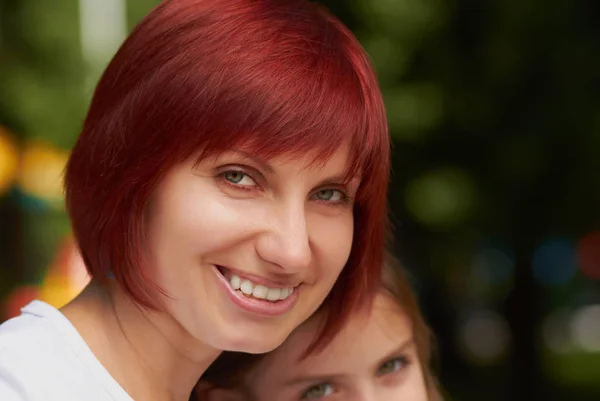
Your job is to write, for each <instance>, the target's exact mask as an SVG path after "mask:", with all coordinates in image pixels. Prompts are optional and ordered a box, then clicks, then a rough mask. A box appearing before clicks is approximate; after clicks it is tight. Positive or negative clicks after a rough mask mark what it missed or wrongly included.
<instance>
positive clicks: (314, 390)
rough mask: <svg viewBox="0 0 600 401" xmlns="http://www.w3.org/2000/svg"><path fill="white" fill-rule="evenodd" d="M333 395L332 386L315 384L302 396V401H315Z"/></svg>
mask: <svg viewBox="0 0 600 401" xmlns="http://www.w3.org/2000/svg"><path fill="white" fill-rule="evenodd" d="M332 393H333V386H332V385H331V384H329V383H322V384H317V385H316V386H312V387H311V388H309V389H308V390H306V391H305V392H304V394H302V399H303V400H316V399H318V398H323V397H327V396H329V395H331V394H332Z"/></svg>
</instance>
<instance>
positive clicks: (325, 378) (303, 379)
mask: <svg viewBox="0 0 600 401" xmlns="http://www.w3.org/2000/svg"><path fill="white" fill-rule="evenodd" d="M414 345H415V341H414V339H413V338H412V337H411V338H409V339H407V340H404V341H403V342H402V343H401V344H400V346H399V347H397V348H395V349H393V350H392V351H390V352H388V353H387V354H386V356H384V357H383V358H381V359H380V360H379V361H378V362H377V364H376V365H375V370H376V369H377V367H379V366H380V365H381V364H382V363H384V362H387V361H388V360H389V359H390V358H392V357H394V356H395V355H397V354H400V353H402V352H405V351H406V350H407V349H409V348H411V347H413V346H414ZM344 376H345V375H342V374H324V375H307V376H298V377H293V378H291V379H289V380H286V381H285V382H284V383H283V386H285V387H292V386H298V385H300V384H304V385H307V384H311V383H323V382H330V381H336V380H339V379H340V378H343V377H344Z"/></svg>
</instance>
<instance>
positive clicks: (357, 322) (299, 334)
mask: <svg viewBox="0 0 600 401" xmlns="http://www.w3.org/2000/svg"><path fill="white" fill-rule="evenodd" d="M319 319H322V316H315V317H313V318H311V319H309V320H308V321H307V322H305V323H304V324H302V325H301V326H299V327H298V328H297V329H296V330H295V331H294V332H293V333H292V334H291V335H290V336H289V337H288V339H287V340H286V342H285V343H284V344H282V345H281V346H280V347H279V348H277V349H276V350H275V351H273V352H272V353H271V354H269V355H268V356H267V357H265V358H264V360H263V361H262V363H261V364H260V365H262V366H259V367H258V368H259V369H261V367H262V368H263V369H264V368H267V369H269V367H273V366H275V367H276V366H281V364H292V365H294V366H295V367H296V369H299V370H300V369H302V370H307V371H313V372H314V369H317V368H320V367H328V366H332V365H333V366H335V365H336V364H337V365H339V363H340V362H339V361H342V360H344V359H349V356H350V354H380V353H384V352H386V350H387V348H390V347H392V348H393V347H394V346H397V345H400V344H401V343H403V342H404V341H406V340H408V339H411V338H412V323H411V321H410V319H409V318H408V317H407V316H406V314H405V313H404V312H403V311H402V309H401V307H400V306H399V305H398V304H397V303H396V302H395V300H394V299H393V298H392V297H390V296H388V295H386V294H383V293H382V294H381V295H378V296H377V297H376V299H375V302H374V303H373V307H372V309H371V311H366V312H365V313H364V314H357V315H355V316H352V317H351V318H350V319H349V321H348V323H347V324H346V326H345V327H344V328H343V329H342V330H341V331H340V333H339V334H338V335H337V336H336V337H335V338H334V339H333V341H332V342H331V343H330V344H328V346H327V347H326V348H325V349H324V350H322V351H321V352H318V353H314V354H311V355H309V356H308V357H306V358H303V355H304V352H305V351H306V349H307V348H308V347H309V346H310V345H311V344H312V341H313V340H314V339H315V337H316V335H317V334H318V332H319V328H320V320H319Z"/></svg>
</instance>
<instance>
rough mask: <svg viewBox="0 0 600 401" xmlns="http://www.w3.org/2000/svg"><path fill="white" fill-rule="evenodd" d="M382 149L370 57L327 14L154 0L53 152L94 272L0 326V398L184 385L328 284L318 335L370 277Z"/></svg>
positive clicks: (284, 0)
mask: <svg viewBox="0 0 600 401" xmlns="http://www.w3.org/2000/svg"><path fill="white" fill-rule="evenodd" d="M388 158H389V140H388V136H387V130H386V121H385V113H384V108H383V102H382V99H381V95H380V92H379V89H378V87H377V82H376V79H375V76H374V73H373V70H372V67H371V65H370V63H369V61H368V58H367V56H366V55H365V53H364V51H363V50H362V48H361V47H360V45H359V43H358V42H357V41H356V39H355V38H354V37H353V36H352V34H351V33H350V32H349V31H348V29H347V28H345V27H344V26H343V25H342V24H341V23H340V22H339V21H338V20H337V19H335V18H334V17H332V16H331V15H330V14H328V13H327V12H325V11H324V10H322V9H321V8H319V7H318V6H316V5H314V4H312V3H309V2H305V1H302V0H258V1H257V0H252V1H250V0H225V1H224V0H166V1H163V2H162V3H161V4H160V5H159V6H158V7H156V8H155V9H154V10H153V11H152V12H151V13H150V14H149V15H148V16H147V17H146V18H145V19H144V20H143V21H142V22H141V23H140V24H139V25H138V26H137V27H136V29H135V30H134V31H133V33H132V34H131V35H130V36H129V37H128V38H127V40H126V41H125V43H124V44H123V45H122V46H121V48H120V49H119V51H118V52H117V54H116V55H115V57H114V59H113V60H112V61H111V63H110V64H109V65H108V67H107V69H106V71H105V72H104V74H103V76H102V78H101V79H100V81H99V83H98V86H97V88H96V91H95V93H94V97H93V100H92V103H91V106H90V109H89V112H88V115H87V118H86V120H85V122H84V126H83V131H82V133H81V135H80V137H79V139H78V141H77V143H76V145H75V147H74V149H73V152H72V155H71V157H70V160H69V163H68V166H67V170H66V176H65V187H66V202H67V209H68V212H69V215H70V218H71V220H72V225H73V231H74V234H75V237H76V239H77V242H78V245H79V248H80V250H81V254H82V256H83V259H84V261H85V264H86V266H87V268H88V270H89V273H90V274H91V276H92V283H91V284H90V285H89V286H88V287H87V288H86V289H85V290H84V291H83V293H82V294H81V295H80V296H78V297H77V298H76V299H75V300H73V301H72V302H71V303H70V304H68V305H67V306H65V307H64V308H62V309H61V310H60V311H58V310H55V309H53V308H51V307H50V306H49V305H46V304H42V303H40V302H34V303H33V304H30V305H29V306H27V307H26V308H24V310H23V314H22V315H21V316H20V317H17V318H16V319H14V320H11V321H9V322H7V323H5V324H4V325H2V326H1V327H0V394H2V400H3V401H13V400H44V401H47V400H60V401H67V400H81V399H86V400H131V399H138V400H167V399H168V400H184V399H185V400H187V399H188V397H189V395H190V393H191V390H192V388H193V387H194V385H195V384H196V383H197V380H198V378H199V377H200V376H201V375H202V373H203V372H204V370H205V369H206V368H207V366H209V365H210V363H211V362H213V360H214V359H215V358H216V357H217V356H218V355H219V353H220V352H221V351H222V350H231V351H243V352H250V353H262V352H266V351H270V350H272V349H274V348H275V347H277V346H278V345H280V344H281V343H282V342H283V341H284V339H285V338H286V337H287V336H288V335H289V333H291V332H292V330H293V329H294V328H295V327H296V326H298V325H299V324H300V323H301V322H303V321H304V320H305V319H306V318H308V317H309V316H310V315H311V314H312V313H313V312H314V311H315V310H316V309H317V307H319V305H321V303H322V302H323V300H325V299H327V300H326V302H325V306H324V307H325V309H326V310H328V311H329V317H328V318H327V323H326V324H325V325H324V328H323V331H322V333H321V334H320V336H319V337H318V341H317V344H316V346H322V345H324V344H326V343H327V341H328V340H329V339H331V338H332V337H333V336H334V335H335V333H336V332H337V330H338V329H339V328H340V327H341V326H342V325H343V323H344V320H345V319H346V317H347V316H348V315H349V314H350V313H351V312H352V311H353V310H354V309H356V308H358V307H359V306H361V305H363V304H368V303H369V301H370V293H371V289H372V288H374V287H376V286H377V285H378V278H379V274H380V272H379V270H380V269H379V267H380V265H381V260H382V255H381V253H382V252H381V250H382V249H383V243H384V236H385V235H384V234H385V233H384V232H385V224H386V223H385V221H386V219H385V214H386V206H385V205H386V186H387V181H388V177H389V175H388V169H389V162H388ZM338 276H339V279H338Z"/></svg>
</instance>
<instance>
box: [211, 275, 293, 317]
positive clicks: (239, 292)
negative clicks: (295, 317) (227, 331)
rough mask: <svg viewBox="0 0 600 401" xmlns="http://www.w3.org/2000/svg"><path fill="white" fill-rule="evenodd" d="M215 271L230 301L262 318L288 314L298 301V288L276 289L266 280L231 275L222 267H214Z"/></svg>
mask: <svg viewBox="0 0 600 401" xmlns="http://www.w3.org/2000/svg"><path fill="white" fill-rule="evenodd" d="M215 271H216V273H217V276H218V278H219V281H220V282H221V283H222V284H223V286H224V287H225V289H226V292H227V293H228V295H229V297H230V299H231V300H232V301H233V302H234V303H235V304H236V305H237V306H238V307H240V308H242V309H243V310H245V311H247V312H252V313H256V314H259V315H263V316H278V315H282V314H285V313H287V312H289V311H290V310H291V309H292V308H293V306H294V304H295V303H296V300H297V299H298V291H297V290H298V288H299V287H300V286H295V287H294V286H282V287H278V286H276V285H273V284H269V283H267V282H265V281H266V280H260V279H258V280H257V279H254V278H250V277H244V276H241V275H238V274H235V273H232V272H231V271H229V269H227V268H224V267H222V266H215ZM256 281H262V282H256Z"/></svg>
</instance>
